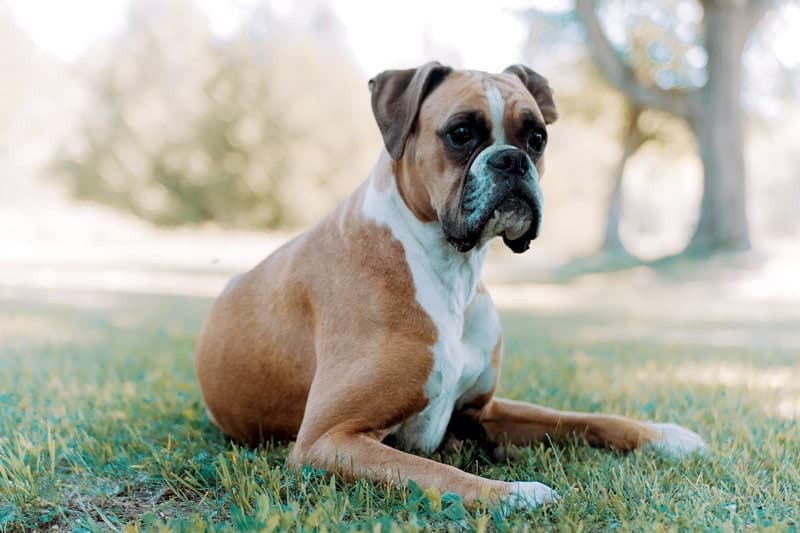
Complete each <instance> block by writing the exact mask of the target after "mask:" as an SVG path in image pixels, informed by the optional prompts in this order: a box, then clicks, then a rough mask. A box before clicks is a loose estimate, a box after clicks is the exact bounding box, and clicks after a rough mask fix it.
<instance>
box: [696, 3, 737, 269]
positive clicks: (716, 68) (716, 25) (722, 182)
mask: <svg viewBox="0 0 800 533" xmlns="http://www.w3.org/2000/svg"><path fill="white" fill-rule="evenodd" d="M739 4H740V3H738V2H723V1H721V0H708V1H706V2H703V7H704V9H705V15H704V19H703V20H704V26H705V38H706V51H707V53H708V81H707V83H706V85H705V86H704V87H703V88H702V89H700V90H699V91H698V92H697V93H695V94H694V95H693V100H692V112H691V114H690V119H689V122H690V126H691V128H692V131H693V133H694V135H695V138H696V140H697V147H698V150H699V152H700V158H701V160H702V162H703V198H702V201H701V205H700V218H699V220H698V222H697V227H696V228H695V232H694V235H693V236H692V239H691V241H690V242H689V245H688V246H687V248H686V252H689V253H695V252H701V253H711V252H716V251H725V250H748V249H750V232H749V225H748V220H747V198H746V193H747V191H746V181H745V166H744V141H743V135H742V108H741V90H742V89H741V87H742V83H741V82H742V80H741V78H742V50H743V48H744V43H745V40H746V38H747V21H748V19H747V14H746V13H745V12H744V9H743V7H741V6H740V5H739Z"/></svg>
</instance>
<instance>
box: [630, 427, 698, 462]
mask: <svg viewBox="0 0 800 533" xmlns="http://www.w3.org/2000/svg"><path fill="white" fill-rule="evenodd" d="M650 427H652V428H653V429H655V430H656V431H657V432H658V434H659V435H660V438H659V439H656V440H653V441H651V442H649V443H647V444H646V445H645V447H646V448H653V449H655V450H658V451H659V452H662V453H664V454H666V455H668V456H670V457H673V458H675V459H681V458H683V457H686V456H687V455H692V454H698V453H704V452H705V451H706V442H705V441H704V440H703V437H701V436H700V435H698V434H697V433H695V432H694V431H691V430H689V429H686V428H685V427H683V426H679V425H678V424H669V423H667V424H660V423H650Z"/></svg>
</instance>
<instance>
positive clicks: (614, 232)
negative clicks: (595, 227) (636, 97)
mask: <svg viewBox="0 0 800 533" xmlns="http://www.w3.org/2000/svg"><path fill="white" fill-rule="evenodd" d="M641 114H642V110H641V108H639V107H638V106H634V105H630V106H629V107H628V112H627V115H628V116H627V120H626V123H625V130H624V132H623V137H622V153H621V154H620V158H619V161H618V162H617V167H616V169H615V173H614V185H613V188H612V190H611V197H610V198H609V201H608V213H607V216H606V230H605V234H604V237H603V244H602V245H601V247H600V250H599V252H600V253H601V254H602V253H607V254H624V255H627V254H628V251H627V249H626V248H625V243H623V242H622V238H621V237H620V233H619V226H620V221H621V220H622V179H623V177H624V175H625V166H626V165H627V163H628V159H630V158H631V157H632V156H633V154H635V153H636V151H637V150H638V149H639V147H640V146H641V145H642V143H643V142H644V137H643V135H642V132H641V130H640V129H639V115H641Z"/></svg>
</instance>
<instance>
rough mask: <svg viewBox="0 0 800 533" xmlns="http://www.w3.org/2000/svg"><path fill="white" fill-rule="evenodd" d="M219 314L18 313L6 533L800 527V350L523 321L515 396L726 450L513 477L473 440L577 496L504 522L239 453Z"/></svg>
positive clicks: (90, 306) (18, 296) (103, 302)
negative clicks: (204, 395)
mask: <svg viewBox="0 0 800 533" xmlns="http://www.w3.org/2000/svg"><path fill="white" fill-rule="evenodd" d="M208 306H209V302H208V301H206V300H195V299H188V298H164V297H153V296H114V295H108V294H94V295H92V294H78V293H74V294H72V293H67V292H64V293H57V292H50V293H31V292H25V293H22V292H16V293H9V294H5V295H4V297H3V298H2V299H0V530H9V531H16V530H29V529H50V528H52V527H53V526H58V527H59V528H60V529H61V530H64V529H86V530H98V529H102V530H105V529H125V530H128V531H130V530H136V529H137V528H141V529H158V528H162V527H168V528H169V529H174V530H185V531H190V530H191V531H195V530H198V529H203V528H207V529H225V528H229V529H234V530H241V529H245V530H252V529H264V530H285V529H286V528H293V529H296V530H311V529H315V528H316V529H323V528H329V529H338V528H346V527H350V528H354V529H362V530H371V531H377V530H378V529H377V526H380V531H389V530H396V529H397V528H400V529H403V530H405V529H427V528H431V529H441V528H447V527H450V528H454V529H463V528H468V529H472V528H474V529H478V530H481V529H484V528H488V530H499V531H505V530H518V529H525V528H528V529H539V528H545V529H558V530H579V529H586V530H601V529H602V530H605V529H623V530H629V529H633V530H648V531H649V530H654V529H674V528H677V529H681V530H683V529H711V530H730V529H744V528H750V527H755V528H774V529H776V530H786V529H790V530H797V529H798V526H797V524H798V520H800V503H798V499H800V470H799V469H800V429H799V428H798V424H797V422H796V421H795V420H792V419H790V418H786V417H783V418H782V417H781V416H779V414H778V413H779V410H776V409H778V406H780V405H781V402H782V401H786V400H787V399H792V398H793V399H794V400H795V401H797V398H798V397H800V363H799V362H798V359H797V352H796V351H792V350H789V349H786V348H784V349H783V350H779V349H770V348H769V347H768V346H767V347H761V348H758V349H750V348H747V347H734V348H730V347H729V348H719V347H716V348H715V347H713V346H710V345H706V344H707V343H709V342H710V341H709V339H708V338H707V336H704V331H705V326H704V324H702V323H701V324H695V325H688V326H687V327H688V328H689V329H690V331H695V332H696V336H697V342H695V343H685V342H684V343H682V344H680V345H677V344H670V343H669V339H659V338H658V335H657V334H656V335H651V336H650V337H649V338H644V339H639V340H630V341H626V340H616V341H614V342H611V341H607V340H605V341H604V340H603V338H605V337H603V335H596V334H593V332H594V333H597V332H598V331H605V330H607V329H608V328H614V327H617V328H621V329H623V330H624V329H625V328H627V327H628V325H629V323H630V320H631V319H630V317H628V318H625V317H624V316H617V315H614V314H613V313H612V312H609V313H607V314H596V313H595V314H583V315H581V314H575V313H566V314H563V313H555V312H550V313H548V312H543V311H535V312H534V311H530V312H514V313H505V314H504V315H503V321H504V326H505V330H506V360H505V363H504V366H503V374H502V379H501V386H500V392H501V393H502V394H503V395H504V396H509V397H513V398H517V399H524V400H530V401H534V402H537V403H542V404H546V405H550V406H554V407H559V408H567V409H579V410H589V411H611V412H616V413H621V414H626V415H630V416H634V417H638V418H647V419H653V420H659V421H674V422H677V423H681V424H684V425H686V426H688V427H690V428H692V429H695V430H697V431H699V432H700V433H701V434H703V435H704V436H705V437H706V439H707V440H708V442H709V445H710V452H709V454H708V456H707V457H704V458H692V459H687V460H684V461H682V462H670V461H668V460H666V459H664V458H661V457H659V456H657V455H656V454H654V453H645V452H636V453H632V454H629V455H620V454H617V453H614V452H609V451H604V450H596V449H590V448H588V447H585V446H582V445H579V444H577V445H566V446H555V447H550V446H545V445H542V446H536V447H534V448H532V449H523V450H521V451H520V453H519V454H517V455H516V456H515V457H514V458H513V459H506V460H502V461H497V460H494V459H492V458H491V456H490V455H491V454H490V453H489V452H487V451H485V450H484V449H482V448H480V447H476V446H474V445H472V444H470V443H465V444H464V445H463V446H462V447H461V448H460V449H459V448H456V451H450V452H448V453H445V454H443V455H441V454H440V455H437V458H438V459H440V460H442V461H445V462H447V463H450V464H454V465H456V466H458V467H460V468H463V469H465V470H468V471H470V472H474V473H478V474H480V475H482V476H486V477H491V478H498V479H505V480H537V481H541V482H544V483H547V484H548V485H550V486H552V487H554V488H555V489H556V490H558V491H559V493H560V494H561V496H562V501H561V502H560V503H559V504H558V505H555V506H551V507H549V508H546V509H537V510H532V511H529V512H516V513H514V514H511V515H509V516H505V517H504V516H501V515H500V514H499V513H498V512H497V510H495V509H491V508H487V507H481V506H478V507H472V508H466V509H465V508H464V507H463V506H462V505H461V504H460V502H458V501H457V499H454V498H452V497H451V495H444V496H441V495H439V494H437V493H436V491H431V490H428V491H427V492H426V491H423V490H422V489H424V487H423V488H422V489H419V488H416V487H411V488H398V487H389V486H385V485H374V484H371V483H368V482H365V481H359V482H357V483H344V482H342V481H341V480H339V479H335V478H330V477H326V476H325V475H324V474H323V473H321V472H317V471H314V470H313V469H305V470H303V471H301V472H294V471H289V470H287V469H286V468H285V466H284V461H285V458H286V455H287V447H286V446H285V445H270V446H266V447H263V448H259V449H248V448H242V447H239V446H236V445H235V444H233V443H231V442H228V441H227V440H226V439H225V438H223V436H222V435H220V433H219V432H218V431H216V430H215V429H214V428H213V427H212V426H211V424H210V423H209V422H208V420H207V419H206V417H205V414H204V408H203V405H202V402H201V399H200V393H199V390H198V388H197V385H196V383H195V379H194V374H193V367H192V350H193V343H194V339H195V335H196V333H197V330H198V328H199V325H200V321H201V320H202V317H203V316H204V313H205V311H206V310H207V309H208ZM719 326H720V325H719V324H716V326H715V327H719ZM728 326H729V327H730V328H731V329H733V330H736V331H741V330H743V329H746V328H747V327H748V325H746V324H728ZM767 326H768V324H767ZM767 326H765V324H763V323H762V324H760V325H758V328H759V329H758V331H757V332H758V333H759V335H768V334H769V329H768V328H767ZM786 327H787V325H786V324H777V325H776V328H778V329H781V328H786ZM692 328H694V329H692ZM612 331H613V329H612ZM606 337H607V336H606ZM612 338H613V336H612ZM621 338H628V337H625V336H621ZM766 344H767V345H768V344H769V343H766ZM787 376H788V377H789V378H790V379H787ZM776 380H777V381H776Z"/></svg>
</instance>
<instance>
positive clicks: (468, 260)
mask: <svg viewBox="0 0 800 533" xmlns="http://www.w3.org/2000/svg"><path fill="white" fill-rule="evenodd" d="M366 187H367V190H366V194H365V196H364V200H363V204H362V213H363V214H364V215H365V216H366V217H367V218H368V219H370V220H372V221H374V222H376V223H378V224H381V225H385V226H388V227H389V229H390V230H391V231H392V234H393V235H394V237H395V238H396V239H397V240H398V241H400V243H401V244H402V245H403V248H404V250H405V254H406V261H407V262H408V264H409V267H410V268H411V271H412V275H413V277H414V281H415V284H417V291H418V293H419V292H420V291H427V290H429V289H431V288H430V287H424V285H427V284H433V285H435V286H436V290H435V291H432V293H433V294H439V295H443V294H446V295H448V296H449V298H451V299H452V301H451V302H450V303H449V304H448V307H450V308H451V309H450V310H451V311H455V312H458V311H459V310H460V311H461V312H463V310H464V309H465V308H466V306H467V305H468V304H469V303H470V302H471V301H472V298H473V297H474V296H475V292H476V291H477V287H478V283H479V282H480V276H481V270H482V267H483V262H484V259H485V257H486V253H487V252H488V249H489V246H488V243H483V244H482V245H481V246H479V247H475V248H473V249H472V250H470V251H468V252H459V251H458V250H456V249H455V247H453V246H452V245H451V244H450V243H449V242H447V239H446V238H445V235H444V231H443V230H442V224H441V222H439V221H438V220H435V221H432V222H422V221H420V220H419V219H418V218H417V217H416V216H415V215H414V213H412V212H411V210H410V209H409V208H408V206H407V205H406V203H405V201H404V200H403V198H402V196H401V194H400V192H399V190H398V188H397V180H396V177H395V176H394V175H393V174H392V170H391V162H390V160H388V156H382V157H381V158H380V159H379V160H378V162H377V164H376V166H375V168H374V169H373V171H372V173H371V174H370V177H369V180H368V183H367V185H366ZM420 285H423V286H420ZM419 298H420V295H419V294H418V299H419Z"/></svg>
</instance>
